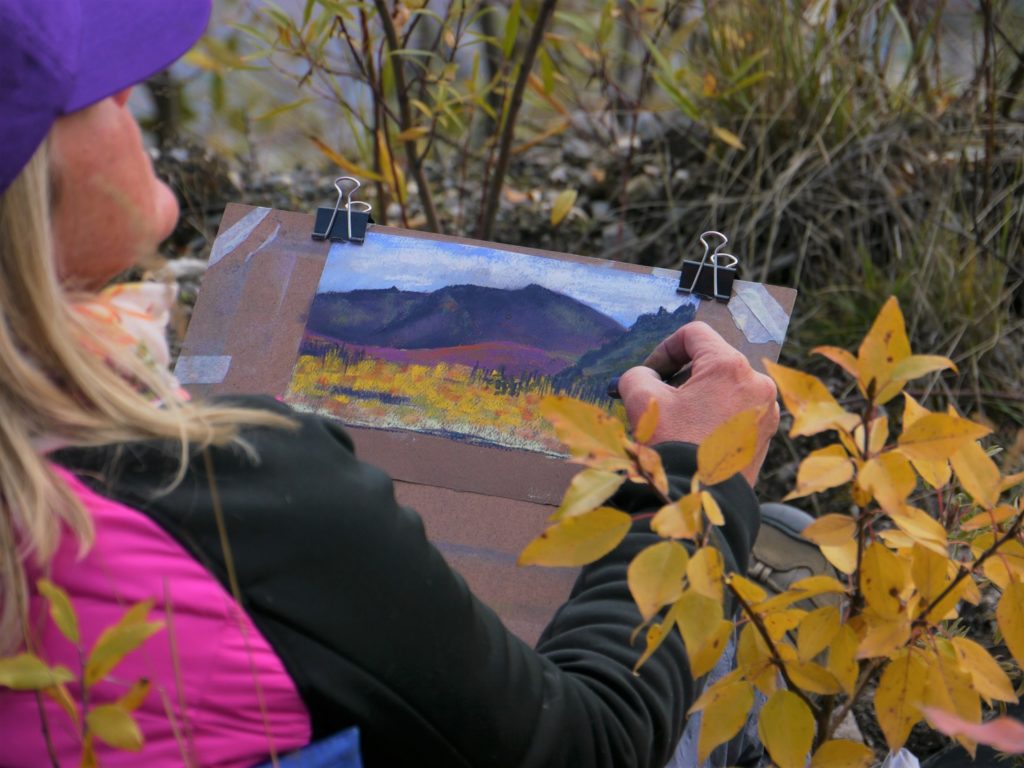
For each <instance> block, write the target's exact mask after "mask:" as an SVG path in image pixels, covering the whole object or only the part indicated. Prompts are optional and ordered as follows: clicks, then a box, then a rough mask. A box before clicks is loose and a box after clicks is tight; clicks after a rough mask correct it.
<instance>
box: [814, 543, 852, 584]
mask: <svg viewBox="0 0 1024 768" xmlns="http://www.w3.org/2000/svg"><path fill="white" fill-rule="evenodd" d="M821 554H823V555H824V556H825V559H826V560H828V561H829V563H831V564H832V566H833V567H834V568H835V569H836V570H838V571H841V572H842V573H845V574H846V575H847V576H849V575H851V574H852V573H853V572H854V571H855V570H857V542H856V541H854V540H853V539H850V540H849V541H848V542H846V543H845V544H840V545H838V546H824V547H821Z"/></svg>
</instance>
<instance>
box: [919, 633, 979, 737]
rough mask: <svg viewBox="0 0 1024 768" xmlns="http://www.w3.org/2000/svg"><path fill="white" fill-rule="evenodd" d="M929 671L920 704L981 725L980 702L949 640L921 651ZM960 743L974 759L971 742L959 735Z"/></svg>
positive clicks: (940, 640) (941, 640)
mask: <svg viewBox="0 0 1024 768" xmlns="http://www.w3.org/2000/svg"><path fill="white" fill-rule="evenodd" d="M921 654H922V656H923V658H924V659H925V666H926V667H927V668H928V682H927V684H926V685H925V689H924V698H923V699H922V700H921V705H922V706H924V707H928V708H935V709H941V710H942V711H944V712H950V713H952V714H955V715H957V716H958V717H960V718H962V719H963V720H965V721H967V722H969V723H980V722H981V700H980V698H979V697H978V694H977V693H976V692H975V690H974V688H973V687H972V683H971V676H970V675H969V674H968V673H967V671H966V670H962V669H960V657H959V655H958V654H957V653H956V650H955V649H954V648H953V646H952V645H950V644H949V642H948V641H946V640H943V639H938V640H937V641H936V650H935V651H932V650H930V649H923V650H922V651H921ZM957 741H959V742H960V743H961V744H962V745H963V746H964V747H965V748H966V749H967V750H968V751H969V752H970V753H971V754H972V756H973V752H974V746H975V744H974V742H973V741H971V740H970V739H967V738H965V737H962V736H957Z"/></svg>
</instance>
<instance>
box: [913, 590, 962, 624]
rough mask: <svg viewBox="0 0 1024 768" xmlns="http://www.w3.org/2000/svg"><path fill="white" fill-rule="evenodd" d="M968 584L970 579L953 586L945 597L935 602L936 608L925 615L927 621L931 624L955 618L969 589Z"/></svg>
mask: <svg viewBox="0 0 1024 768" xmlns="http://www.w3.org/2000/svg"><path fill="white" fill-rule="evenodd" d="M971 583H973V582H971ZM967 584H968V580H967V579H964V580H963V581H961V582H960V583H959V584H957V585H956V586H955V587H953V588H952V589H951V590H950V591H949V592H948V593H947V594H946V596H945V597H943V598H942V599H941V600H939V602H938V603H936V604H935V607H934V608H931V609H930V610H929V611H928V614H927V615H926V616H925V617H924V618H925V621H927V622H928V623H930V624H935V623H937V622H940V621H944V620H948V619H955V618H956V614H957V605H958V604H959V602H960V600H961V598H962V597H963V595H964V592H966V591H967Z"/></svg>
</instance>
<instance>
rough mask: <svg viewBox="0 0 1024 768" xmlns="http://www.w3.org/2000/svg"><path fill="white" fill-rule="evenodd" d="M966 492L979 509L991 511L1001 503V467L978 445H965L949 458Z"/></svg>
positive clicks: (970, 443) (972, 443) (973, 443)
mask: <svg viewBox="0 0 1024 768" xmlns="http://www.w3.org/2000/svg"><path fill="white" fill-rule="evenodd" d="M949 458H950V462H951V463H952V464H953V471H954V472H956V476H957V477H958V478H960V484H961V485H962V486H963V487H964V490H965V491H967V492H968V493H969V494H971V498H973V499H974V501H975V503H976V504H977V505H978V506H979V507H984V508H985V509H991V508H992V507H994V506H995V505H996V504H997V503H998V502H999V493H1000V490H999V481H1000V475H999V467H997V466H996V463H995V462H994V461H992V459H990V458H989V457H988V454H986V453H985V449H983V448H982V447H981V446H980V445H978V443H975V442H969V443H964V445H962V446H961V447H960V450H958V451H957V452H956V453H954V454H953V455H952V456H950V457H949Z"/></svg>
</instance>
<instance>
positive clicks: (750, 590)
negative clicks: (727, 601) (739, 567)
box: [725, 573, 768, 605]
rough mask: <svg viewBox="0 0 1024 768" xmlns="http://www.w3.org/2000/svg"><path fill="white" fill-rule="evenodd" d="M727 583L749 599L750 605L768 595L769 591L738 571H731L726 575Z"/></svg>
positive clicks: (744, 597) (755, 603)
mask: <svg viewBox="0 0 1024 768" xmlns="http://www.w3.org/2000/svg"><path fill="white" fill-rule="evenodd" d="M725 583H726V584H728V585H729V586H730V587H732V588H733V589H734V590H736V592H737V593H739V596H740V597H742V598H743V599H744V600H746V601H747V603H748V604H750V605H757V604H758V603H760V602H761V601H762V600H764V599H765V598H766V597H768V593H767V592H765V591H764V589H763V588H762V587H761V586H760V585H759V584H755V583H754V582H753V581H751V580H750V579H748V578H746V577H744V576H741V575H740V574H738V573H730V574H729V575H728V576H726V577H725Z"/></svg>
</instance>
